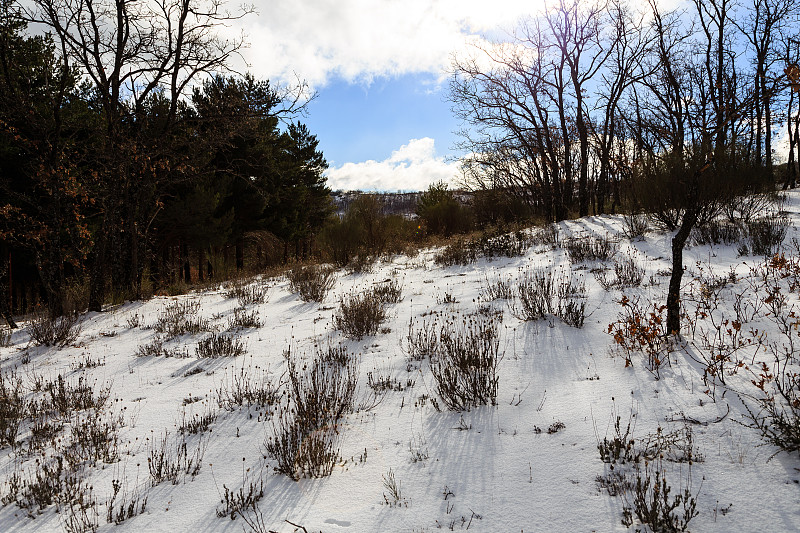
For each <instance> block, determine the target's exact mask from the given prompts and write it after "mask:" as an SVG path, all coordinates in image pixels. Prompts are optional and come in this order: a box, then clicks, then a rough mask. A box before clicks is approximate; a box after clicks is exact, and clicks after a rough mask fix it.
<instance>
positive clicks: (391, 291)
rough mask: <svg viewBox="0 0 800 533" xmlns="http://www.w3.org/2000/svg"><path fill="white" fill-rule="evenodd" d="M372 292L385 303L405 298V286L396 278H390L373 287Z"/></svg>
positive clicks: (396, 301)
mask: <svg viewBox="0 0 800 533" xmlns="http://www.w3.org/2000/svg"><path fill="white" fill-rule="evenodd" d="M372 293H373V294H374V295H375V296H376V297H377V298H378V299H379V300H380V301H381V302H383V303H385V304H396V303H400V300H402V299H403V288H402V287H401V286H400V283H399V282H398V281H397V280H396V279H388V280H386V281H384V282H382V283H379V284H378V285H376V286H375V287H373V289H372Z"/></svg>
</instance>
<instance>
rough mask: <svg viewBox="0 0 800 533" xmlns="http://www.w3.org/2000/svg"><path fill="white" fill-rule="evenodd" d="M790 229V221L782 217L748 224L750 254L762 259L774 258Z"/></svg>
mask: <svg viewBox="0 0 800 533" xmlns="http://www.w3.org/2000/svg"><path fill="white" fill-rule="evenodd" d="M788 228H789V221H788V220H787V219H786V218H785V217H781V216H772V217H769V218H763V219H761V220H755V221H752V222H748V223H747V232H748V242H749V244H750V254H752V255H755V256H762V257H772V256H773V255H775V254H777V253H778V251H779V250H780V247H781V245H782V244H783V240H784V239H785V238H786V232H787V231H788Z"/></svg>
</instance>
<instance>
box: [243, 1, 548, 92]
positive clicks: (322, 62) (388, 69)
mask: <svg viewBox="0 0 800 533" xmlns="http://www.w3.org/2000/svg"><path fill="white" fill-rule="evenodd" d="M543 3H544V0H533V1H532V0H494V1H492V2H486V1H485V0H433V1H432V0H294V1H291V2H290V1H288V0H276V1H272V0H270V1H266V0H259V3H258V4H257V6H256V7H257V8H258V9H259V11H260V13H259V16H257V17H251V18H249V19H247V20H246V21H245V32H246V33H247V35H248V38H249V40H250V42H251V48H250V49H249V50H247V51H246V52H245V55H246V59H247V61H248V62H249V63H250V68H251V70H252V71H253V72H254V73H255V74H256V75H257V76H259V77H264V78H270V79H273V80H283V81H293V80H294V78H295V74H296V75H297V76H299V77H300V78H302V79H305V80H307V81H308V82H309V83H310V84H311V85H312V86H321V85H324V84H325V82H326V81H327V80H328V79H329V78H330V77H332V76H341V77H343V78H344V79H346V80H348V81H351V82H367V83H368V82H370V81H371V80H372V79H373V78H375V77H378V76H394V75H402V74H408V73H420V72H431V73H436V74H441V73H442V72H443V71H444V69H445V68H446V67H447V66H448V64H449V58H450V56H451V54H453V53H454V52H458V51H460V50H463V49H464V48H465V47H466V43H467V42H469V41H475V40H479V39H481V37H480V35H481V34H483V33H485V32H491V31H496V30H497V29H498V28H510V27H512V26H513V25H514V23H515V22H516V21H517V20H518V19H519V18H520V17H521V16H525V15H528V14H531V13H532V12H534V11H536V10H538V9H539V8H540V6H542V5H543Z"/></svg>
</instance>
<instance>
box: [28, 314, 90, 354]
mask: <svg viewBox="0 0 800 533" xmlns="http://www.w3.org/2000/svg"><path fill="white" fill-rule="evenodd" d="M81 329H82V326H81V323H80V316H79V315H78V314H77V313H67V314H66V315H62V316H53V315H52V314H51V313H50V312H49V311H46V310H41V309H40V310H39V311H37V312H36V314H35V315H34V317H33V319H32V320H31V322H30V324H29V325H28V332H29V333H30V336H31V340H33V342H34V343H35V344H36V345H37V346H57V347H59V348H63V347H64V346H66V345H68V344H72V343H73V342H75V340H76V339H77V338H78V335H80V333H81Z"/></svg>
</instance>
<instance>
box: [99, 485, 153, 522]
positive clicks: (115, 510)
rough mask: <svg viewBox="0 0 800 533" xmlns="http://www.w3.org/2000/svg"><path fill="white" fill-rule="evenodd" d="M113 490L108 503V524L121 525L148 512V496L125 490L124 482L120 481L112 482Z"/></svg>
mask: <svg viewBox="0 0 800 533" xmlns="http://www.w3.org/2000/svg"><path fill="white" fill-rule="evenodd" d="M111 490H112V494H111V496H110V497H109V498H108V500H107V501H106V522H108V523H109V524H112V523H113V524H116V525H120V524H121V523H123V522H124V521H125V520H128V519H129V518H133V517H134V516H137V515H140V514H142V513H144V512H145V510H147V494H142V493H140V492H138V491H135V490H134V491H131V492H128V491H127V490H123V485H122V482H121V481H120V480H118V479H112V480H111ZM120 491H121V493H120Z"/></svg>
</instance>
